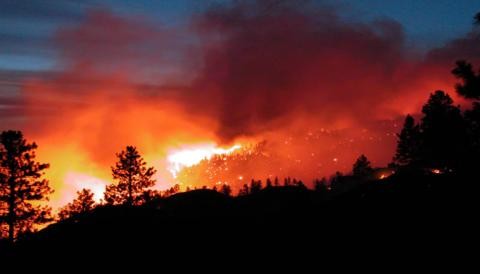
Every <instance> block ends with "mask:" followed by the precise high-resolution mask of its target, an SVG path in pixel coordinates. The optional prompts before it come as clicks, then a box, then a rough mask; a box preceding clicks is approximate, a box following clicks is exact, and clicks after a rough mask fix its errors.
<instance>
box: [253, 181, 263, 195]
mask: <svg viewBox="0 0 480 274" xmlns="http://www.w3.org/2000/svg"><path fill="white" fill-rule="evenodd" d="M260 190H262V181H260V180H258V181H255V180H254V179H252V181H251V182H250V193H257V192H259V191H260Z"/></svg>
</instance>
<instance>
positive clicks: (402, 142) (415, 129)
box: [393, 115, 421, 167]
mask: <svg viewBox="0 0 480 274" xmlns="http://www.w3.org/2000/svg"><path fill="white" fill-rule="evenodd" d="M397 138H398V141H397V150H396V152H395V156H394V157H393V163H394V164H395V165H396V166H400V167H402V166H414V165H415V164H416V163H418V160H419V149H420V144H421V139H420V138H421V136H420V127H419V126H418V125H416V124H415V119H414V118H413V117H412V116H410V115H407V117H406V118H405V122H404V124H403V128H402V131H401V132H400V134H397Z"/></svg>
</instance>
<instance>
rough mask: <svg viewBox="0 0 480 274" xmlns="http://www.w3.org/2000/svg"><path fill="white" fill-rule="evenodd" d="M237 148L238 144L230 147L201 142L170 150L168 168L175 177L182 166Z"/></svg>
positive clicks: (227, 152)
mask: <svg viewBox="0 0 480 274" xmlns="http://www.w3.org/2000/svg"><path fill="white" fill-rule="evenodd" d="M239 148H241V146H240V145H234V146H232V147H230V148H219V147H217V145H216V144H201V145H195V146H190V147H187V148H183V149H179V150H172V151H171V152H170V153H169V154H168V157H167V161H168V163H169V167H168V170H169V171H170V173H172V175H173V177H174V178H176V177H177V174H178V172H179V171H180V170H181V169H182V168H184V167H190V166H193V165H195V164H198V163H199V162H200V161H202V160H203V159H210V158H211V157H212V156H213V155H219V154H230V153H232V152H233V151H235V150H237V149H239Z"/></svg>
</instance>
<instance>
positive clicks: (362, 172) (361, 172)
mask: <svg viewBox="0 0 480 274" xmlns="http://www.w3.org/2000/svg"><path fill="white" fill-rule="evenodd" d="M352 172H353V176H355V177H359V178H365V177H368V176H370V175H372V173H373V168H372V166H371V165H370V161H369V160H368V159H367V157H366V156H365V155H363V154H362V155H360V157H358V159H357V161H355V163H354V164H353V169H352Z"/></svg>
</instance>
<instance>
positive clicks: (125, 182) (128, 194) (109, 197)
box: [105, 146, 156, 205]
mask: <svg viewBox="0 0 480 274" xmlns="http://www.w3.org/2000/svg"><path fill="white" fill-rule="evenodd" d="M117 157H118V162H117V163H116V164H115V166H114V167H112V175H113V179H115V180H117V183H114V184H111V185H109V186H107V187H106V189H105V201H106V202H107V203H109V204H128V205H134V204H139V203H142V202H143V201H141V196H142V193H143V192H144V191H145V190H146V188H149V187H152V186H153V185H154V184H155V180H154V179H152V176H153V175H154V174H155V172H156V170H155V169H154V168H153V167H148V168H147V167H146V165H147V163H146V162H145V161H144V160H143V158H142V157H141V156H140V154H139V153H138V151H137V149H136V148H135V147H133V146H127V148H126V150H124V151H122V152H120V153H118V154H117Z"/></svg>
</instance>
